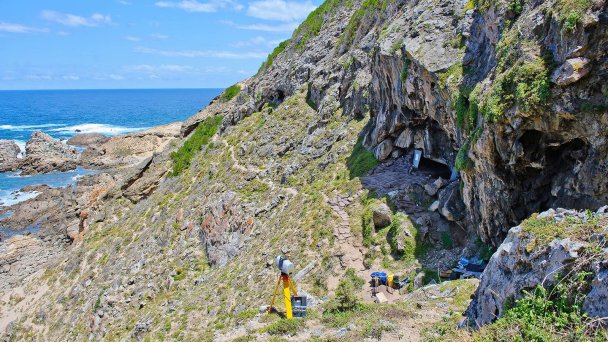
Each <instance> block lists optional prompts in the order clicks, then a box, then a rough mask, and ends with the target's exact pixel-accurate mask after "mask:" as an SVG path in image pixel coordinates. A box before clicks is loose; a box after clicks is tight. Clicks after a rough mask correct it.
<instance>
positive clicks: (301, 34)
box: [293, 0, 341, 50]
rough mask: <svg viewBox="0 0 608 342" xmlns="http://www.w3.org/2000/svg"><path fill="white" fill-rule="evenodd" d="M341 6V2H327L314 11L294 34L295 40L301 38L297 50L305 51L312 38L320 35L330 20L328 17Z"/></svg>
mask: <svg viewBox="0 0 608 342" xmlns="http://www.w3.org/2000/svg"><path fill="white" fill-rule="evenodd" d="M340 4H341V2H340V1H339V0H327V1H325V2H323V4H321V5H320V6H319V7H317V8H316V9H315V10H314V11H312V12H311V13H310V14H309V15H308V17H306V19H305V20H304V22H302V24H300V26H298V28H297V29H296V30H295V31H294V33H293V37H294V39H296V38H299V40H298V42H297V45H296V48H298V49H299V50H302V49H304V47H305V46H306V43H307V42H308V41H309V40H310V39H311V38H314V37H316V36H317V35H319V32H321V27H322V26H323V23H324V22H325V20H326V19H328V18H327V17H328V16H331V15H332V14H333V13H334V12H335V10H336V9H337V8H338V6H340Z"/></svg>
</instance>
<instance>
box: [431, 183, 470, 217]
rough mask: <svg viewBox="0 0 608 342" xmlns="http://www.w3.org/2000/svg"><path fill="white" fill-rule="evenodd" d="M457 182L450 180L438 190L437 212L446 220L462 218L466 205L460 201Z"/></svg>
mask: <svg viewBox="0 0 608 342" xmlns="http://www.w3.org/2000/svg"><path fill="white" fill-rule="evenodd" d="M458 187H459V182H452V183H450V184H449V185H448V186H446V187H445V188H444V189H442V190H441V191H440V192H439V207H438V210H439V213H440V214H441V216H443V217H445V218H446V219H447V220H448V221H460V220H462V219H464V217H465V213H466V207H465V205H464V203H463V202H462V198H461V196H460V191H459V189H458Z"/></svg>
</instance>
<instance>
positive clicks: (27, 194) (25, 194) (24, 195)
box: [0, 190, 40, 207]
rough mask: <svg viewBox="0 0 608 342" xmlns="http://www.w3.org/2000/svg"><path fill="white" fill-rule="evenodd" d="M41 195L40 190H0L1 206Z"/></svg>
mask: <svg viewBox="0 0 608 342" xmlns="http://www.w3.org/2000/svg"><path fill="white" fill-rule="evenodd" d="M38 195H40V192H38V191H15V192H9V191H4V190H0V207H8V206H11V205H15V204H17V203H21V202H24V201H27V200H29V199H32V198H35V197H36V196H38Z"/></svg>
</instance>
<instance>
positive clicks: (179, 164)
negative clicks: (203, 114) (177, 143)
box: [171, 88, 240, 176]
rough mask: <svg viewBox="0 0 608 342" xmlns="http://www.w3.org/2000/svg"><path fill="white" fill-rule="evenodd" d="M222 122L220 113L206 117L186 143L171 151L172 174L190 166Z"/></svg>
mask: <svg viewBox="0 0 608 342" xmlns="http://www.w3.org/2000/svg"><path fill="white" fill-rule="evenodd" d="M239 89H240V88H239ZM221 123H222V117H221V116H219V115H216V116H213V117H209V118H207V119H205V120H204V121H203V122H201V123H200V124H199V125H198V126H197V127H196V129H195V130H194V132H193V133H192V135H190V137H189V138H188V139H187V140H186V141H185V142H184V144H183V145H182V146H181V147H180V148H179V149H178V150H177V151H175V152H173V153H171V159H172V160H173V171H172V172H171V174H172V175H173V176H178V175H179V174H181V173H182V172H183V171H184V170H185V169H187V168H189V167H190V163H191V162H192V159H193V158H194V156H195V155H196V154H197V153H198V152H199V151H200V150H201V148H202V147H203V146H205V145H208V144H210V140H211V137H213V135H215V133H216V132H217V129H218V127H219V125H220V124H221ZM209 147H211V146H209Z"/></svg>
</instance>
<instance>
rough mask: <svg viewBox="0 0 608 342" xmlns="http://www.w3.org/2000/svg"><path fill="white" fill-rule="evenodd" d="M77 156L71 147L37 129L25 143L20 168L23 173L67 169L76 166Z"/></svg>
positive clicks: (32, 173) (30, 173)
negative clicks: (23, 156)
mask: <svg viewBox="0 0 608 342" xmlns="http://www.w3.org/2000/svg"><path fill="white" fill-rule="evenodd" d="M77 158H78V153H77V152H76V150H75V149H74V148H73V147H70V146H67V145H65V144H63V143H61V142H60V141H58V140H55V139H53V138H52V137H51V136H50V135H48V134H46V133H43V132H40V131H37V132H34V133H33V134H32V137H31V138H30V139H29V140H28V141H27V143H26V145H25V158H23V160H22V161H21V163H20V168H21V170H22V174H24V175H34V174H39V173H49V172H53V171H69V170H73V169H75V168H76V166H77Z"/></svg>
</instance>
